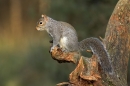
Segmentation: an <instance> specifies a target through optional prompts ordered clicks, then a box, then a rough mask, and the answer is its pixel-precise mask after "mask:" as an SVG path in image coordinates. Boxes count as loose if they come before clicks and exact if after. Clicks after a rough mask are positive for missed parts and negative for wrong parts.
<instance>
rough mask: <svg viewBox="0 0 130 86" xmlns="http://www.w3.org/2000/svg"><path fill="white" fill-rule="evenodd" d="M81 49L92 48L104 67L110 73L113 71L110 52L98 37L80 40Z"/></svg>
mask: <svg viewBox="0 0 130 86" xmlns="http://www.w3.org/2000/svg"><path fill="white" fill-rule="evenodd" d="M79 49H80V50H81V51H83V50H86V49H91V50H92V52H93V54H95V55H97V56H98V60H99V63H100V65H101V67H102V69H103V70H104V71H105V72H107V73H109V74H112V73H113V69H112V66H111V62H110V58H109V54H108V52H107V51H106V49H105V48H104V46H103V44H102V42H101V41H100V40H99V39H98V38H94V37H90V38H86V39H84V40H82V41H81V42H79Z"/></svg>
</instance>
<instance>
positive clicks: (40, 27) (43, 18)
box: [36, 15, 48, 31]
mask: <svg viewBox="0 0 130 86" xmlns="http://www.w3.org/2000/svg"><path fill="white" fill-rule="evenodd" d="M47 21H48V17H47V16H46V15H41V18H40V19H39V21H38V22H37V26H36V29H37V30H39V31H42V30H46V25H47Z"/></svg>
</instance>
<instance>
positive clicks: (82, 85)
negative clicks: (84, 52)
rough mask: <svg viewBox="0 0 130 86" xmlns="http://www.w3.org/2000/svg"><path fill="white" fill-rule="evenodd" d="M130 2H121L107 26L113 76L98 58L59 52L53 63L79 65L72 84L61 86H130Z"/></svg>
mask: <svg viewBox="0 0 130 86" xmlns="http://www.w3.org/2000/svg"><path fill="white" fill-rule="evenodd" d="M129 41H130V1H129V0H119V1H118V3H117V5H116V7H115V9H114V11H113V13H112V15H111V17H110V20H109V22H108V25H107V29H106V34H105V38H104V39H103V43H104V46H105V47H106V50H107V52H108V53H109V55H110V61H111V64H112V67H113V70H114V72H113V74H106V73H105V72H104V71H102V69H101V68H100V65H98V60H97V56H95V55H93V56H92V58H86V57H84V56H81V55H80V54H79V53H77V52H71V53H64V52H62V51H61V50H60V49H58V48H55V50H54V51H53V52H52V53H51V54H52V57H53V59H55V60H57V61H60V62H62V61H63V62H65V61H66V62H73V63H78V65H77V67H76V69H75V70H74V71H73V72H72V73H71V74H70V76H69V79H70V81H69V82H63V83H59V84H57V86H90V85H91V86H128V85H127V67H128V60H129V52H130V42H129Z"/></svg>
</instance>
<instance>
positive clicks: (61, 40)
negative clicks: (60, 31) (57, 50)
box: [60, 37, 67, 48]
mask: <svg viewBox="0 0 130 86" xmlns="http://www.w3.org/2000/svg"><path fill="white" fill-rule="evenodd" d="M66 45H67V37H62V38H61V39H60V47H61V48H66V47H67V46H66Z"/></svg>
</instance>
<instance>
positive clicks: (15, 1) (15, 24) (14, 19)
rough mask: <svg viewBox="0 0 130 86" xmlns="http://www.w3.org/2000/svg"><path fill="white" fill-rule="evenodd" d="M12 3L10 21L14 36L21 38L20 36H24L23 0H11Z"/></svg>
mask: <svg viewBox="0 0 130 86" xmlns="http://www.w3.org/2000/svg"><path fill="white" fill-rule="evenodd" d="M10 3H11V5H10V17H11V18H10V22H11V31H12V36H13V37H17V38H19V37H20V36H22V9H21V0H10ZM16 35H17V36H16Z"/></svg>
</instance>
